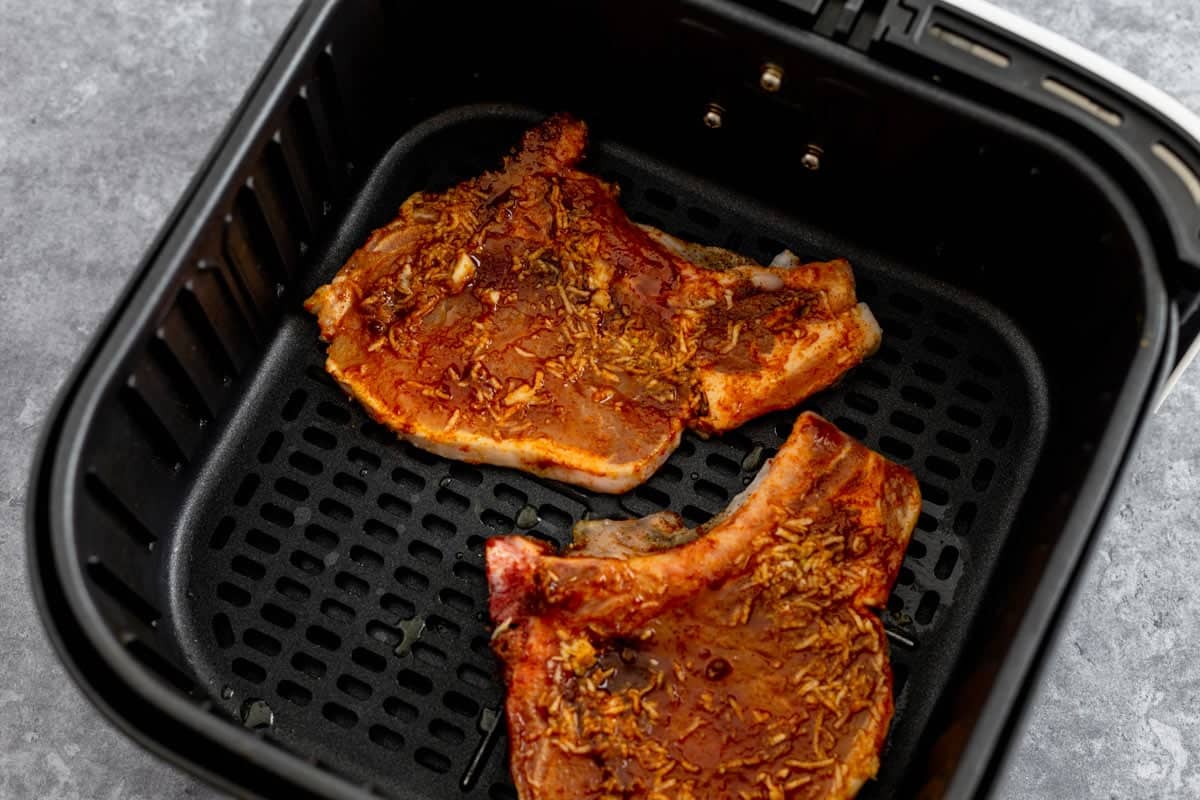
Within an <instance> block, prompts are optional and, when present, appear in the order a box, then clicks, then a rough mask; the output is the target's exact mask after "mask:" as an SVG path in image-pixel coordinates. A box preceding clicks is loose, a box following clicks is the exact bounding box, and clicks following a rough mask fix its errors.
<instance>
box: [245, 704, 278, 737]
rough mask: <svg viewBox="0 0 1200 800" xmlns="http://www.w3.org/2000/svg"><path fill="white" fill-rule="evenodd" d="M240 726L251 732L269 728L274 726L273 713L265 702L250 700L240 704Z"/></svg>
mask: <svg viewBox="0 0 1200 800" xmlns="http://www.w3.org/2000/svg"><path fill="white" fill-rule="evenodd" d="M241 715H242V724H243V725H245V726H246V727H247V728H250V729H251V730H261V729H263V728H269V727H271V726H272V725H274V724H275V712H274V711H273V710H272V709H271V707H270V706H269V705H267V701H266V700H259V699H257V698H250V699H249V700H247V701H246V702H244V703H242V708H241Z"/></svg>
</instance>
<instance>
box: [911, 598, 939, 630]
mask: <svg viewBox="0 0 1200 800" xmlns="http://www.w3.org/2000/svg"><path fill="white" fill-rule="evenodd" d="M939 602H941V598H939V597H938V593H937V592H926V593H925V594H923V595H922V596H921V602H920V604H919V605H918V606H917V613H916V614H914V615H913V616H914V617H915V619H916V620H917V622H918V623H920V624H921V625H928V624H929V623H930V622H932V621H933V613H934V612H935V611H937V608H938V603H939Z"/></svg>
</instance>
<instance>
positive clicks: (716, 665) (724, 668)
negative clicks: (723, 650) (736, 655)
mask: <svg viewBox="0 0 1200 800" xmlns="http://www.w3.org/2000/svg"><path fill="white" fill-rule="evenodd" d="M731 672H733V666H732V665H731V664H730V663H729V662H728V661H726V660H725V659H723V658H714V659H713V660H712V661H710V662H708V666H706V667H705V668H704V677H706V678H708V679H709V680H710V681H719V680H721V679H722V678H725V677H727V676H728V675H729V673H731Z"/></svg>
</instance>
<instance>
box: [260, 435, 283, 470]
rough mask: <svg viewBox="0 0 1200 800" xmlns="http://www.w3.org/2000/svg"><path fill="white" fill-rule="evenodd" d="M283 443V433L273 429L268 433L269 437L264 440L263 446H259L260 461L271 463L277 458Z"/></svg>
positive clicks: (261, 462)
mask: <svg viewBox="0 0 1200 800" xmlns="http://www.w3.org/2000/svg"><path fill="white" fill-rule="evenodd" d="M282 445H283V434H282V433H280V432H279V431H271V432H270V433H269V434H267V438H266V439H264V440H263V443H262V447H260V448H258V463H260V464H270V463H271V462H272V461H274V460H275V456H276V455H278V454H279V448H280V447H281V446H282Z"/></svg>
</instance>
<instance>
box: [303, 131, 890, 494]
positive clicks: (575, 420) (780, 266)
mask: <svg viewBox="0 0 1200 800" xmlns="http://www.w3.org/2000/svg"><path fill="white" fill-rule="evenodd" d="M585 140H586V128H585V127H584V125H583V123H581V122H578V121H576V120H574V119H571V118H569V117H566V116H561V115H560V116H555V117H551V118H550V119H548V120H547V121H546V122H544V123H542V124H541V125H539V126H537V127H535V128H533V129H532V130H530V131H529V132H527V133H526V134H525V136H524V138H523V140H522V144H521V147H520V149H519V150H517V151H516V152H515V153H514V154H513V155H511V156H509V157H508V158H507V159H506V160H505V162H504V167H503V169H501V170H500V171H499V172H492V173H486V174H484V175H482V176H480V177H478V178H474V179H471V180H468V181H465V182H464V183H461V184H459V185H457V186H454V187H453V188H451V189H449V190H447V191H445V192H442V193H429V192H418V193H416V194H414V195H413V196H412V197H410V198H409V199H408V200H407V201H405V203H404V204H403V205H402V206H401V208H400V213H399V216H397V217H396V219H395V220H393V221H392V222H391V223H389V224H388V225H387V226H385V227H383V228H381V229H379V230H377V231H375V232H374V233H373V234H372V235H371V237H370V239H369V240H368V241H367V243H366V244H365V245H364V246H363V247H362V248H361V249H359V250H358V251H357V252H355V253H354V255H353V256H351V258H350V260H349V261H348V262H347V263H346V264H345V266H343V267H342V269H341V270H340V271H339V272H338V274H337V275H336V276H335V277H334V279H333V281H332V282H331V283H329V284H328V285H326V286H323V287H321V288H320V289H318V290H317V291H316V292H315V293H314V294H313V296H312V297H311V298H309V300H308V302H307V303H306V307H307V308H308V309H309V310H310V311H312V312H313V313H315V314H316V315H317V316H318V318H319V322H320V330H321V336H322V338H324V339H325V340H326V341H328V342H329V353H328V359H327V361H326V368H327V369H328V370H329V372H330V373H331V374H332V375H333V376H334V377H335V378H336V379H337V380H338V381H339V382H340V383H341V385H342V386H343V387H345V388H346V390H347V391H348V392H349V393H350V394H351V395H353V396H354V397H356V398H357V399H358V400H359V401H360V402H361V403H362V404H363V405H364V406H365V407H366V408H367V410H368V411H369V413H370V414H371V415H372V416H373V417H375V419H377V420H378V421H379V422H381V423H383V424H384V425H387V426H388V427H390V428H391V429H393V430H394V431H396V433H397V434H399V435H400V436H401V437H403V438H405V439H408V440H410V441H412V442H414V443H415V444H417V445H419V446H421V447H424V448H425V449H428V450H431V451H433V452H436V453H439V454H441V455H444V456H447V457H450V458H457V459H461V460H464V461H472V462H476V463H491V464H501V465H505V466H512V467H520V468H522V469H525V470H528V471H530V472H533V473H536V474H539V475H544V476H547V477H551V478H556V479H558V480H562V481H567V482H570V483H576V484H579V485H582V486H586V487H588V488H591V489H594V490H597V491H604V492H618V491H624V490H626V489H629V488H632V487H633V486H636V485H637V484H639V483H641V482H642V481H643V480H645V479H646V478H647V477H649V476H650V475H651V474H652V473H653V472H654V470H655V469H657V468H658V467H659V465H660V464H662V462H663V461H664V460H665V459H666V458H667V456H668V455H670V453H671V451H672V450H674V448H675V447H676V446H677V445H678V443H679V436H680V433H681V432H682V430H683V428H684V427H685V426H691V427H693V428H697V429H699V430H701V431H705V432H720V431H724V430H729V429H731V428H734V427H736V426H738V425H739V424H741V423H742V422H744V421H746V420H748V419H750V418H752V417H754V416H757V415H759V414H763V413H765V412H767V411H772V410H775V409H779V408H786V407H790V406H793V405H795V404H796V403H797V402H799V401H800V400H802V399H804V398H805V397H807V396H808V395H810V394H812V393H813V392H816V391H818V390H820V389H823V388H825V387H826V386H828V385H829V384H831V383H832V382H834V381H835V380H837V379H838V378H839V377H840V376H841V375H842V374H843V373H845V371H846V370H848V369H850V368H851V367H853V366H854V365H856V364H858V363H859V362H860V361H861V360H862V359H863V358H864V357H865V356H866V355H868V354H869V353H871V352H872V351H874V349H875V348H876V346H877V345H878V343H879V337H880V333H879V328H878V326H877V325H876V323H875V320H874V318H873V317H872V316H871V314H870V312H869V311H868V310H867V307H866V306H865V305H859V304H857V303H856V301H855V295H854V280H853V276H852V275H851V272H850V267H849V265H848V264H847V263H846V262H845V261H831V262H827V263H814V264H800V263H798V262H797V260H796V259H795V257H794V256H792V255H791V254H790V253H784V254H781V256H780V258H779V259H777V263H776V265H775V266H771V267H764V266H760V265H758V264H755V263H753V262H751V261H749V260H747V259H745V258H743V257H741V256H738V255H736V254H734V253H730V252H728V251H724V250H720V249H718V248H706V247H700V246H697V245H692V244H688V243H686V242H681V241H679V240H677V239H674V238H672V237H669V236H667V235H666V234H663V233H661V232H659V231H655V230H653V229H650V230H646V229H643V228H640V227H638V226H637V225H634V224H633V223H632V222H630V220H629V219H628V217H626V216H625V213H624V212H623V211H622V210H621V208H620V206H619V205H617V190H616V187H614V186H612V185H610V184H607V183H605V182H603V181H601V180H599V179H598V178H596V177H593V176H591V175H588V174H587V173H584V172H581V171H579V170H578V169H577V168H576V164H577V163H578V162H579V161H580V159H581V158H582V156H583V150H584V144H585Z"/></svg>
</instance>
